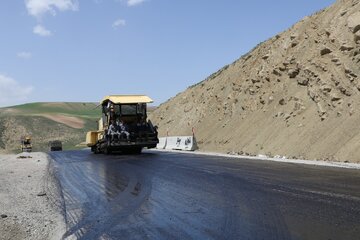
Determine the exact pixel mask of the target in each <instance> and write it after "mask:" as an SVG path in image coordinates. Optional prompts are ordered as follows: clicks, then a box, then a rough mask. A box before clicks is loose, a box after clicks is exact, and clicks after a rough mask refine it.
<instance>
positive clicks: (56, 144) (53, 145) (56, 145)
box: [49, 140, 62, 152]
mask: <svg viewBox="0 0 360 240" xmlns="http://www.w3.org/2000/svg"><path fill="white" fill-rule="evenodd" d="M49 150H50V152H52V151H62V142H61V141H59V140H55V141H50V142H49Z"/></svg>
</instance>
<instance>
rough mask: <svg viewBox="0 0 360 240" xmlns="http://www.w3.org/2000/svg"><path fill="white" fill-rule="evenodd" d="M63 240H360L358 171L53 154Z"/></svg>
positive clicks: (181, 157) (164, 156)
mask: <svg viewBox="0 0 360 240" xmlns="http://www.w3.org/2000/svg"><path fill="white" fill-rule="evenodd" d="M50 156H51V157H52V159H53V160H52V164H51V165H52V167H53V168H54V170H55V173H56V176H57V178H58V180H59V183H60V186H61V198H62V203H63V210H64V216H65V219H66V224H67V227H68V231H67V232H66V233H65V235H64V238H65V239H66V238H70V239H74V238H75V239H326V240H327V239H355V240H356V239H360V171H359V170H351V169H350V170H349V169H339V168H330V167H316V166H309V165H298V164H290V163H276V162H267V161H256V160H240V159H233V158H224V157H211V156H202V155H192V154H181V153H165V152H156V151H145V152H144V153H143V154H141V155H94V154H92V153H91V152H90V151H87V150H84V151H66V152H53V153H51V154H50Z"/></svg>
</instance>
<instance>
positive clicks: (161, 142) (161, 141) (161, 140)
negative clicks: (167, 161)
mask: <svg viewBox="0 0 360 240" xmlns="http://www.w3.org/2000/svg"><path fill="white" fill-rule="evenodd" d="M166 142H167V139H166V137H162V138H159V143H158V144H157V145H156V148H157V149H165V147H166Z"/></svg>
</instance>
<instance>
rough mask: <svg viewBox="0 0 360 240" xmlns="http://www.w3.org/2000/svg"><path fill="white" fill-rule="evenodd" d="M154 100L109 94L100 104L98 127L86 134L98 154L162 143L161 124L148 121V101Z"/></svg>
mask: <svg viewBox="0 0 360 240" xmlns="http://www.w3.org/2000/svg"><path fill="white" fill-rule="evenodd" d="M152 102H153V100H152V99H151V98H149V97H148V96H145V95H110V96H106V97H105V98H104V99H103V100H102V101H101V103H100V106H101V109H102V116H101V118H100V120H99V121H98V130H97V131H90V132H88V133H87V134H86V144H87V146H88V147H90V148H91V151H92V152H94V153H105V154H109V153H111V152H117V151H121V152H123V153H141V151H142V149H143V148H148V149H149V148H155V147H156V145H157V144H158V143H159V139H158V132H157V127H154V126H153V124H152V123H151V121H150V120H147V104H148V103H152Z"/></svg>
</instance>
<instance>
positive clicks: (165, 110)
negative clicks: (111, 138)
mask: <svg viewBox="0 0 360 240" xmlns="http://www.w3.org/2000/svg"><path fill="white" fill-rule="evenodd" d="M359 107H360V3H359V0H339V1H337V2H336V3H335V4H334V5H332V6H331V7H329V8H327V9H325V10H323V11H321V12H318V13H316V14H314V15H313V16H310V17H306V18H304V19H303V20H302V21H300V22H299V23H297V24H295V25H294V26H293V27H291V28H290V29H289V30H287V31H285V32H283V33H281V34H279V35H277V36H275V37H273V38H271V39H269V40H268V41H266V42H264V43H262V44H259V45H258V46H257V47H256V48H254V49H253V50H252V51H251V52H249V53H248V54H247V55H245V56H243V57H241V58H240V59H239V60H237V61H235V62H234V63H233V64H231V65H228V66H226V67H224V68H223V69H221V70H219V71H218V72H216V73H214V74H213V75H211V76H210V77H209V78H207V79H206V80H204V81H202V82H200V83H199V84H197V85H195V86H192V87H190V88H188V89H187V90H186V91H184V92H182V93H180V94H178V95H177V96H176V97H174V98H172V99H170V100H169V101H167V102H166V103H164V104H162V105H161V106H160V107H159V108H157V109H156V110H155V111H154V112H153V113H152V114H151V118H152V120H153V121H154V122H155V123H156V124H158V125H159V127H160V128H159V131H160V134H161V135H162V136H164V135H165V134H166V132H167V131H168V133H169V135H183V134H186V135H187V134H190V133H191V127H194V128H195V131H196V137H197V140H198V144H199V146H200V149H201V150H204V151H220V152H233V153H240V154H250V155H257V154H266V155H269V156H274V155H281V156H287V157H294V158H306V159H325V160H337V161H352V162H360V113H359Z"/></svg>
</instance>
